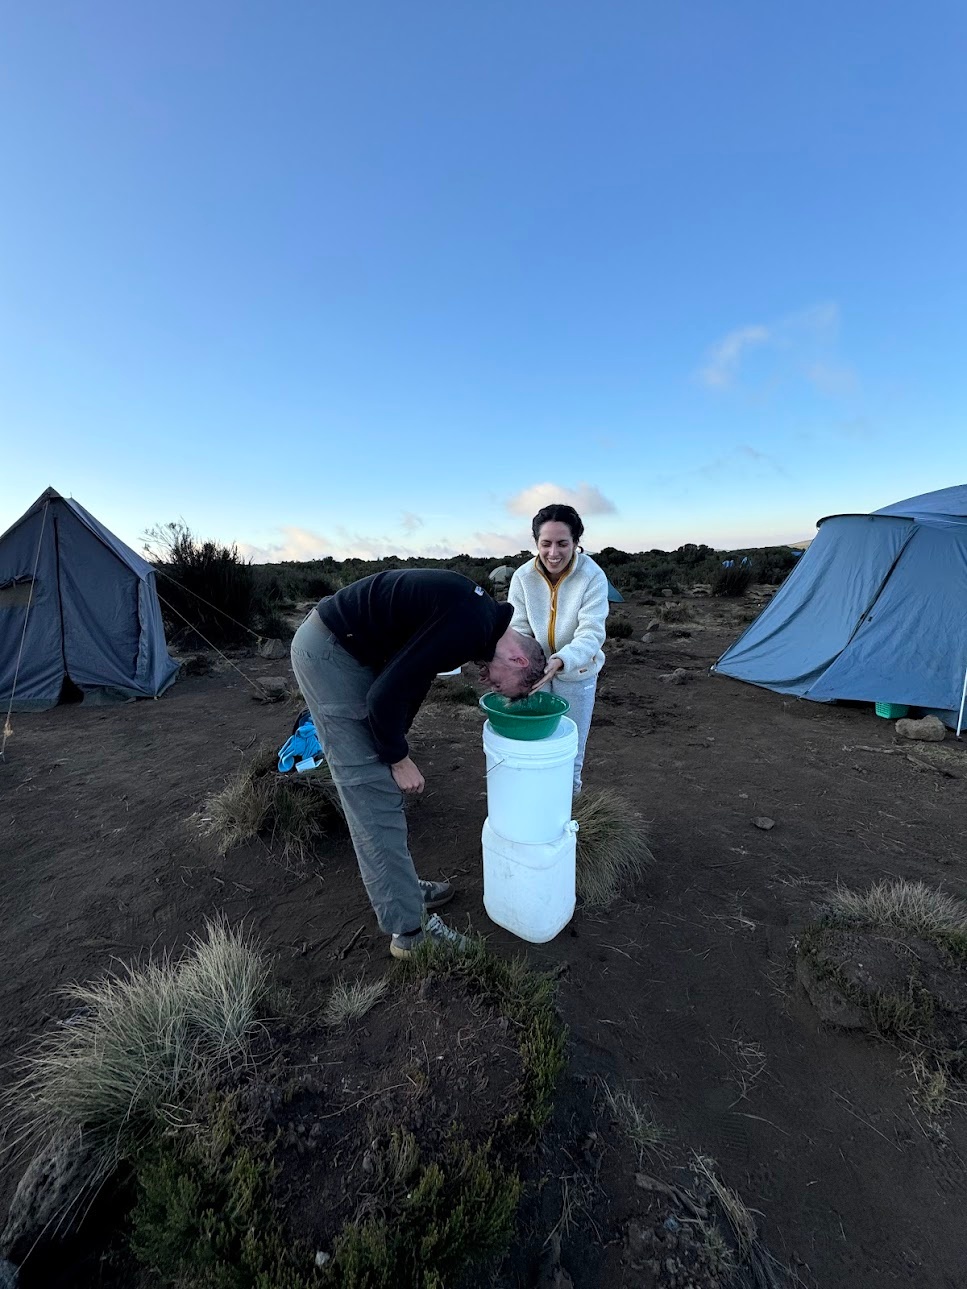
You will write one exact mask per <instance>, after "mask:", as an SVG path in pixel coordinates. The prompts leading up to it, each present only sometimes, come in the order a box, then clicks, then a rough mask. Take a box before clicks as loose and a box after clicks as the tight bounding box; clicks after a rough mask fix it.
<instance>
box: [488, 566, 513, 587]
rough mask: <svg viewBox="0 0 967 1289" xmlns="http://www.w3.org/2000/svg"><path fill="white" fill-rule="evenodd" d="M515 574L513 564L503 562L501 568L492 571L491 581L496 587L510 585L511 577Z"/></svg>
mask: <svg viewBox="0 0 967 1289" xmlns="http://www.w3.org/2000/svg"><path fill="white" fill-rule="evenodd" d="M513 576H514V569H513V566H512V565H511V564H501V565H500V567H499V568H495V569H493V570H492V571H491V574H490V581H491V582H493V584H494V586H496V587H506V586H509V585H510V579H511V578H512V577H513Z"/></svg>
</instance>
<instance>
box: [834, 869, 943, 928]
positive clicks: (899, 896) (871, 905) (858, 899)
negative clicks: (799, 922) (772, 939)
mask: <svg viewBox="0 0 967 1289" xmlns="http://www.w3.org/2000/svg"><path fill="white" fill-rule="evenodd" d="M826 908H827V910H828V915H829V919H830V920H831V921H832V922H833V923H834V924H838V925H845V926H857V927H863V926H868V927H894V928H896V929H897V930H898V931H910V932H912V934H914V935H919V936H923V937H925V938H927V939H932V938H934V937H936V936H938V935H939V936H947V935H951V934H953V935H964V934H967V904H964V903H963V901H962V900H958V899H955V898H954V896H952V895H947V894H946V893H945V892H943V891H938V890H937V889H936V888H935V887H932V886H927V884H926V883H925V882H904V881H894V882H891V881H885V880H884V881H881V882H877V883H876V884H875V885H874V886H871V887H870V889H869V890H868V891H852V890H850V889H849V888H848V887H845V886H837V887H836V889H835V890H834V891H832V892H831V893H830V894H829V895H828V896H827V899H826Z"/></svg>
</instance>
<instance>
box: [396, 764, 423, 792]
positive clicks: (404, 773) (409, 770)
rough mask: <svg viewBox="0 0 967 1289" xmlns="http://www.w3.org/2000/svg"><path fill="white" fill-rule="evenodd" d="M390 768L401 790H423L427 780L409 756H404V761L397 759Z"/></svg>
mask: <svg viewBox="0 0 967 1289" xmlns="http://www.w3.org/2000/svg"><path fill="white" fill-rule="evenodd" d="M390 770H391V772H392V775H393V778H394V779H395V780H396V786H397V787H398V788H399V790H400V792H422V791H423V788H424V787H425V785H426V780H425V779H424V778H423V775H422V774H421V773H420V772H419V770H418V769H417V768H416V766H415V765H414V764H413V762H412V761H411V760H410V758H409V757H408V756H404V757H403V760H402V761H397V762H396V764H395V765H391V766H390Z"/></svg>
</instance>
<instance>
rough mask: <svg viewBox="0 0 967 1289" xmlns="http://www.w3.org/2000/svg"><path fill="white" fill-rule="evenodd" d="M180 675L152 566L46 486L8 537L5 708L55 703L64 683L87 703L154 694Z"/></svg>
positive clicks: (3, 605)
mask: <svg viewBox="0 0 967 1289" xmlns="http://www.w3.org/2000/svg"><path fill="white" fill-rule="evenodd" d="M28 609H29V611H28ZM25 622H26V631H25V630H24V624H25ZM18 662H19V671H18ZM177 671H178V664H177V663H176V662H174V661H173V660H172V659H171V658H170V657H169V656H168V649H167V645H166V643H165V634H164V627H163V626H162V623H161V609H160V606H159V604H158V594H157V591H156V589H155V573H154V569H152V567H151V565H150V564H148V563H147V562H146V561H145V560H143V559H142V558H141V557H140V556H139V555H136V554H135V553H134V551H133V550H131V549H130V548H129V547H127V546H125V545H124V543H123V542H122V541H119V539H118V538H117V537H115V536H114V534H113V533H111V532H109V531H108V530H107V529H106V528H105V527H104V525H103V524H100V523H98V521H97V520H96V519H95V518H94V516H93V515H91V514H88V512H87V511H86V510H85V509H84V507H83V506H81V505H79V504H78V503H77V502H76V501H71V500H68V499H67V498H65V497H62V496H60V494H59V493H57V492H55V491H54V490H53V488H48V489H47V491H46V492H45V493H43V495H42V496H40V497H38V499H37V500H36V501H35V502H34V504H33V505H32V506H31V507H30V509H29V510H28V511H27V512H26V514H24V515H22V516H21V518H20V519H18V520H17V522H16V523H15V524H14V525H13V527H12V528H8V529H7V531H6V532H5V533H4V534H3V536H2V537H0V707H2V709H3V710H4V711H6V710H7V708H8V706H9V704H10V699H11V695H13V707H12V710H13V711H15V712H22V711H40V710H43V709H44V708H47V707H53V706H54V705H55V704H56V703H57V702H58V701H59V699H60V697H61V693H62V691H63V690H64V686H65V683H66V682H73V684H74V686H76V688H77V690H79V691H80V693H81V695H82V697H83V698H84V699H85V700H90V699H94V700H95V701H97V700H104V699H106V698H154V697H157V695H158V694H161V693H163V692H164V690H165V689H167V688H168V686H169V685H170V684H171V682H172V681H173V680H174V678H175V675H176V674H177ZM15 676H16V690H15V692H14V678H15Z"/></svg>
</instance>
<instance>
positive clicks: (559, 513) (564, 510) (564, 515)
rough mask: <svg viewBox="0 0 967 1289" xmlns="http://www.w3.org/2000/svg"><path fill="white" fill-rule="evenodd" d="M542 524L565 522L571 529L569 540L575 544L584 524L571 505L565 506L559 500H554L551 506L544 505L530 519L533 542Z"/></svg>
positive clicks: (579, 538)
mask: <svg viewBox="0 0 967 1289" xmlns="http://www.w3.org/2000/svg"><path fill="white" fill-rule="evenodd" d="M544 524H567V526H568V528H570V530H571V541H572V542H573V543H574V545H575V546H576V545H577V544H578V542H579V541H580V540H581V537H582V535H583V533H584V525H583V524H582V523H581V516H580V515H579V514H578V512H577V511H576V510H575V509H574V507H573V506H565V505H563V504H561V503H560V502H555V503H554V505H553V506H544V507H543V508H542V509H541V510H539V511H538V512H537V514H536V515H535V516H534V518H533V519H532V520H531V532H532V533H533V534H534V541H535V543H536V542H537V539H538V538H539V537H540V532H541V528H542V527H543V525H544Z"/></svg>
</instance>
